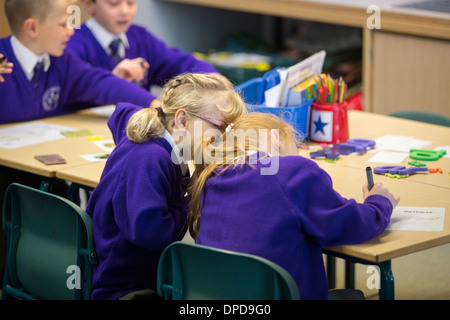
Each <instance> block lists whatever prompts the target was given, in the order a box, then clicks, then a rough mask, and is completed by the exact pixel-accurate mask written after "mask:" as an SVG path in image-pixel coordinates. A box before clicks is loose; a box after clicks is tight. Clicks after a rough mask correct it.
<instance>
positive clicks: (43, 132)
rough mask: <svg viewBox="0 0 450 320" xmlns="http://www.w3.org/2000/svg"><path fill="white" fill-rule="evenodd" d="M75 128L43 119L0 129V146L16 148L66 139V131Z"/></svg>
mask: <svg viewBox="0 0 450 320" xmlns="http://www.w3.org/2000/svg"><path fill="white" fill-rule="evenodd" d="M74 130H77V129H75V128H71V127H66V126H60V125H56V124H51V123H47V122H42V121H33V122H29V123H25V124H20V125H16V126H11V127H8V128H4V129H0V148H4V149H16V148H21V147H26V146H30V145H34V144H39V143H43V142H48V141H53V140H58V139H64V138H65V136H64V135H62V134H61V132H64V131H74Z"/></svg>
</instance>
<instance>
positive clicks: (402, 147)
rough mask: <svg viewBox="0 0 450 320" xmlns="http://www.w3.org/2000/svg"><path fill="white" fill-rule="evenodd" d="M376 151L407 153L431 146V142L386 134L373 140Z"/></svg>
mask: <svg viewBox="0 0 450 320" xmlns="http://www.w3.org/2000/svg"><path fill="white" fill-rule="evenodd" d="M375 142H376V149H377V150H389V151H399V152H409V150H411V149H422V148H425V147H427V146H430V145H432V144H433V142H431V141H425V140H420V139H416V138H414V137H411V136H399V135H395V134H388V135H385V136H382V137H381V138H378V139H376V140H375Z"/></svg>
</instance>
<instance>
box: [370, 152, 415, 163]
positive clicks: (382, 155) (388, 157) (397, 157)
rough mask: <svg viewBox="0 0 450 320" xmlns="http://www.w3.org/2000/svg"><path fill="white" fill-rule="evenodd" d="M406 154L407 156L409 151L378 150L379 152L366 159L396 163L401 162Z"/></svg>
mask: <svg viewBox="0 0 450 320" xmlns="http://www.w3.org/2000/svg"><path fill="white" fill-rule="evenodd" d="M407 156H409V153H405V152H389V151H380V152H377V153H376V154H375V155H374V156H373V157H372V158H370V159H369V160H368V161H369V162H380V163H392V164H398V163H401V162H402V161H403V160H404V159H405V158H406V157H407Z"/></svg>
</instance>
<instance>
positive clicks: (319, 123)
mask: <svg viewBox="0 0 450 320" xmlns="http://www.w3.org/2000/svg"><path fill="white" fill-rule="evenodd" d="M327 124H328V122H322V119H321V118H320V115H319V120H318V121H314V125H315V126H316V131H314V134H316V133H317V131H320V132H322V134H324V135H325V131H323V127H325V126H326V125H327Z"/></svg>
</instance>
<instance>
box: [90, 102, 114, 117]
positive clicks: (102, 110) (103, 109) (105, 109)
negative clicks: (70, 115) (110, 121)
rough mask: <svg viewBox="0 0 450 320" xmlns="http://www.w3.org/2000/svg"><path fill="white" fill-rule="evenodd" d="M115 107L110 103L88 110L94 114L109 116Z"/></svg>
mask: <svg viewBox="0 0 450 320" xmlns="http://www.w3.org/2000/svg"><path fill="white" fill-rule="evenodd" d="M115 109H116V106H115V105H113V104H112V105H107V106H100V107H95V108H90V109H89V110H90V111H92V112H93V113H95V114H98V115H100V116H102V117H105V118H110V117H111V115H112V114H113V112H114V110H115Z"/></svg>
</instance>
